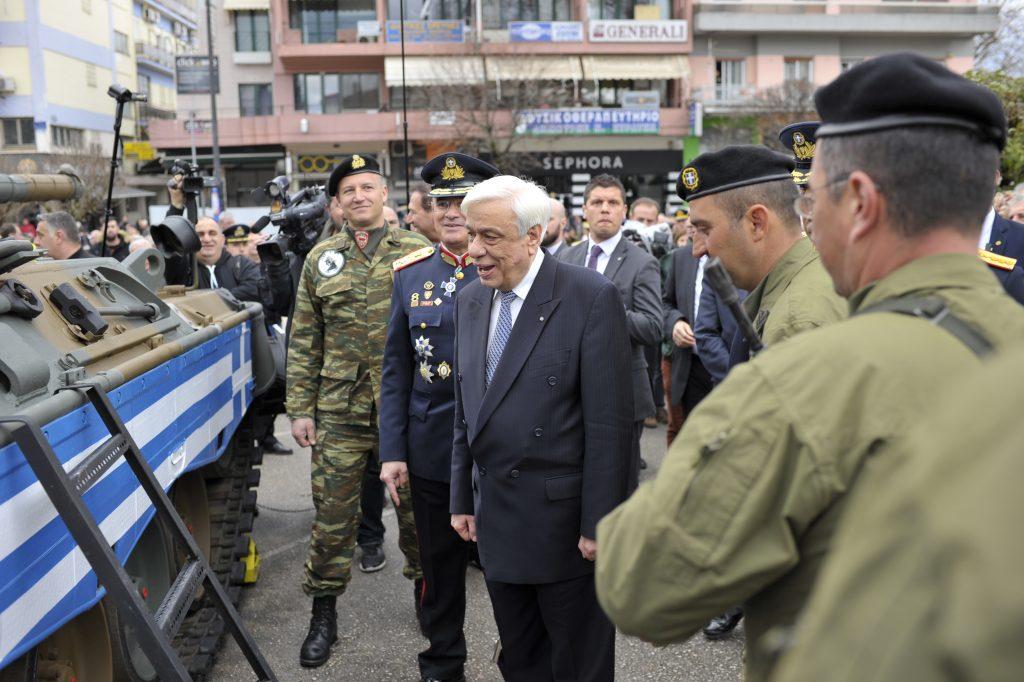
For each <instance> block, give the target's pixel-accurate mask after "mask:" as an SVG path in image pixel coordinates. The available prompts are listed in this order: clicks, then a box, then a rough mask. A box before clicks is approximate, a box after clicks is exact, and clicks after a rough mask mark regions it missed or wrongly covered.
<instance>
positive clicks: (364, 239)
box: [355, 230, 370, 251]
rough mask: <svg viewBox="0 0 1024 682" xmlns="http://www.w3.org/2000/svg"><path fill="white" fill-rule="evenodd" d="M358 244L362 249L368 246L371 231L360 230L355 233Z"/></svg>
mask: <svg viewBox="0 0 1024 682" xmlns="http://www.w3.org/2000/svg"><path fill="white" fill-rule="evenodd" d="M355 237H356V246H358V247H359V250H360V251H362V250H363V249H365V248H366V245H367V244H368V243H369V242H370V233H369V232H367V231H366V230H359V231H357V232H356V233H355Z"/></svg>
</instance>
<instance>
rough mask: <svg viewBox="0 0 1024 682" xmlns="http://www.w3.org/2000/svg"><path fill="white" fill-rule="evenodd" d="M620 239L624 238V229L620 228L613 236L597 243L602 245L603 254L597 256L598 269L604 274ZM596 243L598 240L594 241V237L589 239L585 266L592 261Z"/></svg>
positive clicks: (584, 261)
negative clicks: (591, 257)
mask: <svg viewBox="0 0 1024 682" xmlns="http://www.w3.org/2000/svg"><path fill="white" fill-rule="evenodd" d="M620 239H622V230H619V231H618V232H616V233H615V235H614V236H611V237H609V238H608V239H605V240H604V241H603V242H600V243H598V244H597V245H598V246H600V247H601V255H599V256H598V257H597V271H598V272H600V273H601V274H602V275H603V274H604V271H605V268H607V267H608V261H609V260H611V257H612V251H614V250H615V247H616V246H618V245H619V240H620ZM595 243H596V242H594V240H593V239H590V238H588V239H587V255H586V257H585V258H584V259H583V267H586V266H587V263H589V262H590V252H591V251H593V249H594V244H595Z"/></svg>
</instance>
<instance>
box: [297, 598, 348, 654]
mask: <svg viewBox="0 0 1024 682" xmlns="http://www.w3.org/2000/svg"><path fill="white" fill-rule="evenodd" d="M336 601H337V597H313V615H312V617H311V618H310V619H309V634H307V635H306V641H304V642H303V643H302V649H300V650H299V664H300V665H302V667H303V668H318V667H320V666H322V665H323V664H324V663H326V662H327V659H328V658H330V657H331V645H332V644H334V643H335V642H337V641H338V612H337V611H336V610H335V602H336Z"/></svg>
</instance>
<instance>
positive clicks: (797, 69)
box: [782, 57, 814, 83]
mask: <svg viewBox="0 0 1024 682" xmlns="http://www.w3.org/2000/svg"><path fill="white" fill-rule="evenodd" d="M782 77H783V80H785V81H786V82H787V83H795V82H803V83H813V82H814V62H813V61H812V60H811V59H810V58H809V57H807V58H800V59H796V58H788V57H787V58H786V61H785V65H784V67H783V72H782Z"/></svg>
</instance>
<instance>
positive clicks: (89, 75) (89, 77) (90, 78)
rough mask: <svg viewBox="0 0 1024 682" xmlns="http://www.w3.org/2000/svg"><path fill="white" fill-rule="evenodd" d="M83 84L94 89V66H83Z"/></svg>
mask: <svg viewBox="0 0 1024 682" xmlns="http://www.w3.org/2000/svg"><path fill="white" fill-rule="evenodd" d="M85 84H86V85H88V86H89V87H90V88H95V87H96V65H95V64H86V65H85Z"/></svg>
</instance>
